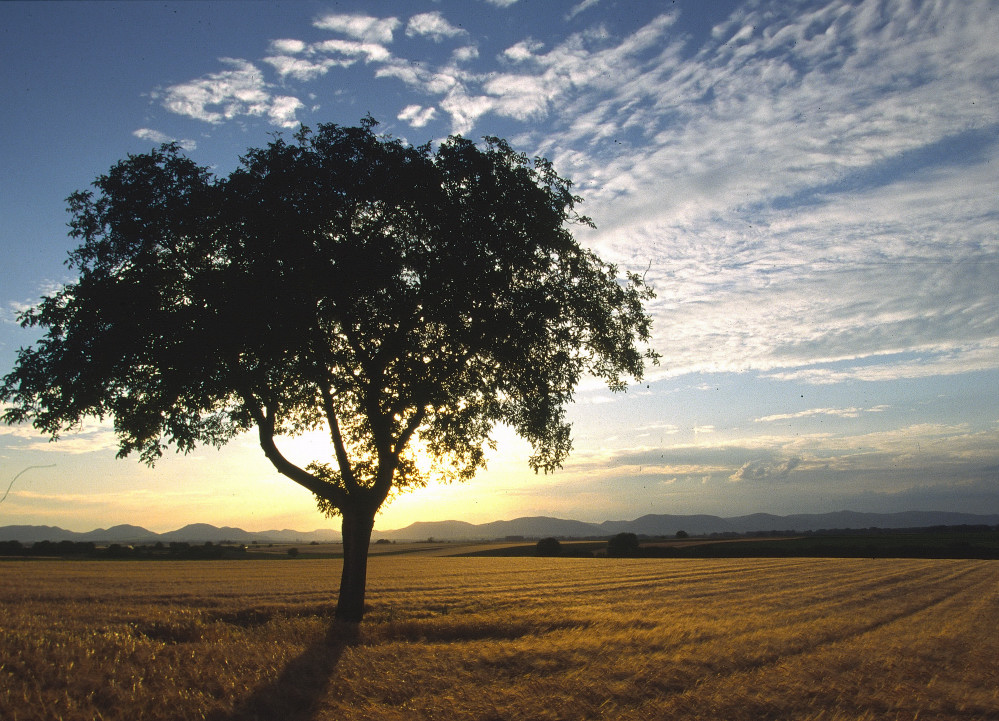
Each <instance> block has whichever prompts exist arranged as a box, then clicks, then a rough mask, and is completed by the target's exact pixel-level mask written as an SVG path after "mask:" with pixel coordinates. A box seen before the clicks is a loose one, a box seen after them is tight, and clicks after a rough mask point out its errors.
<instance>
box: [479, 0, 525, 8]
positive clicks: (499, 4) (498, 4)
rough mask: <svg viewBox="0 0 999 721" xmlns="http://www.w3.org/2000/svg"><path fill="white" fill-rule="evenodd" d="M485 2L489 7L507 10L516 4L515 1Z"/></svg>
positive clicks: (490, 0)
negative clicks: (493, 6)
mask: <svg viewBox="0 0 999 721" xmlns="http://www.w3.org/2000/svg"><path fill="white" fill-rule="evenodd" d="M485 2H487V3H489V4H490V5H495V6H496V7H498V8H508V7H510V6H511V5H513V4H514V3H516V2H517V0H485Z"/></svg>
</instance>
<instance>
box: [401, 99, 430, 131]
mask: <svg viewBox="0 0 999 721" xmlns="http://www.w3.org/2000/svg"><path fill="white" fill-rule="evenodd" d="M436 113H437V111H436V110H434V109H433V108H424V107H423V106H422V105H407V106H406V107H405V108H403V109H402V112H400V113H399V115H398V116H397V117H398V119H399V120H405V121H407V122H408V123H409V124H410V125H411V126H412V127H414V128H422V127H423V126H424V125H426V124H427V123H429V122H430V121H431V120H432V119H433V117H434V115H436Z"/></svg>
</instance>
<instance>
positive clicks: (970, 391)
mask: <svg viewBox="0 0 999 721" xmlns="http://www.w3.org/2000/svg"><path fill="white" fill-rule="evenodd" d="M996 37H999V11H997V9H996V6H995V4H994V2H992V0H954V1H953V2H949V1H947V0H939V1H937V2H918V1H912V2H907V1H902V0H898V1H895V0H884V1H881V0H877V1H874V0H870V1H869V0H858V1H857V2H844V1H841V0H818V1H815V2H812V1H809V0H802V1H801V2H786V1H783V0H779V1H774V2H768V1H766V0H761V1H758V2H757V1H753V0H748V1H742V0H719V1H717V2H710V3H705V2H700V0H693V1H687V0H678V1H675V2H666V1H662V2H649V1H645V0H641V1H639V0H622V1H615V0H583V1H582V2H580V1H578V0H570V1H568V2H557V1H555V0H548V1H545V2H537V1H532V0H519V1H518V0H454V1H453V2H451V1H445V0H442V1H441V2H410V1H407V2H402V1H399V2H377V1H372V2H362V1H360V0H345V1H343V2H309V1H307V2H289V3H280V2H267V3H253V2H217V3H199V2H181V3H172V2H157V3H152V2H143V3H115V2H107V3H88V2H67V3H46V2H28V3H18V2H6V3H0V38H2V42H0V67H3V73H2V74H0V83H2V86H0V87H2V93H3V102H2V103H0V129H2V138H3V141H2V143H0V163H2V166H0V167H2V170H3V174H2V180H0V183H2V186H0V187H2V191H0V374H3V373H6V372H8V371H9V370H10V368H11V367H12V366H13V363H14V360H15V358H16V353H17V349H18V348H19V347H22V346H27V345H30V344H31V343H33V342H34V341H35V340H36V337H37V336H36V335H35V334H34V333H33V332H32V331H28V330H24V329H22V328H20V327H19V325H18V323H17V317H18V314H19V313H20V312H22V311H23V310H25V309H26V308H28V307H30V306H31V305H32V304H34V303H36V302H38V300H39V298H40V297H41V296H42V295H44V294H46V293H50V292H52V291H53V290H54V289H56V288H58V287H60V285H62V284H64V283H68V282H72V281H73V279H74V278H73V275H72V271H71V269H69V268H68V267H67V266H66V265H65V263H64V261H65V259H66V256H67V253H68V252H69V251H70V250H71V249H72V248H73V247H75V245H76V243H75V242H74V241H73V240H72V239H71V238H69V237H68V235H67V228H66V222H67V220H68V218H69V216H68V214H67V212H66V204H65V198H66V197H67V196H68V195H69V194H70V193H72V192H73V191H75V190H79V189H83V188H86V187H87V186H88V185H89V184H90V183H91V182H92V181H93V179H94V178H95V177H96V176H97V175H99V174H100V173H103V172H106V171H107V169H108V168H109V167H110V166H111V165H112V164H113V163H115V162H116V161H117V160H119V159H121V158H123V157H125V156H126V155H127V154H128V153H141V152H146V151H148V150H150V149H151V148H153V147H155V146H157V145H158V144H159V143H162V142H166V141H177V142H179V143H180V144H181V145H182V146H183V147H184V148H185V150H186V152H187V154H188V155H189V156H190V157H191V158H192V159H194V160H195V161H196V162H198V163H200V164H203V165H207V166H209V167H211V168H212V169H213V170H214V171H215V172H216V173H218V174H221V175H224V174H227V173H229V172H231V170H232V169H233V168H235V167H236V165H237V163H238V158H239V156H240V155H241V154H242V153H244V152H245V151H246V149H247V148H250V147H260V146H262V145H264V144H266V143H267V142H269V141H270V140H271V138H272V137H273V135H274V134H275V133H284V134H285V135H286V136H290V135H291V134H292V133H293V132H294V131H295V130H296V129H297V128H298V127H299V125H300V124H305V125H311V126H314V125H315V124H317V123H321V122H335V123H339V124H342V125H352V124H357V122H358V121H359V120H360V119H361V118H363V117H364V116H366V115H368V114H370V115H372V116H373V117H374V118H376V119H377V120H378V121H379V122H380V125H379V126H378V127H379V130H381V131H382V132H384V133H387V134H390V135H392V136H394V137H396V138H401V139H403V140H405V141H406V142H411V143H413V144H422V143H425V142H439V141H440V140H442V139H444V138H446V137H447V136H448V135H450V134H456V133H460V134H463V135H464V136H465V137H468V138H472V139H475V140H479V139H481V138H482V136H485V135H497V136H501V137H504V138H507V139H508V140H509V141H510V142H511V144H512V145H513V146H514V147H515V148H516V149H518V150H521V151H523V152H526V153H527V154H528V155H531V156H543V157H546V158H548V159H550V160H551V161H552V162H553V163H554V165H555V168H556V170H557V171H558V172H559V173H560V174H561V175H563V176H567V177H569V178H571V179H572V180H573V182H574V183H575V189H576V190H577V192H578V193H579V195H581V196H582V197H583V199H584V202H583V204H582V206H581V208H580V210H581V211H582V212H583V213H585V214H586V215H588V216H590V217H591V218H593V220H594V222H595V223H596V225H597V228H596V229H595V230H590V229H585V228H583V229H577V230H576V231H575V232H576V237H577V238H578V239H579V241H580V242H581V243H583V244H584V245H586V246H587V247H591V248H593V249H594V250H595V251H596V252H597V253H598V254H599V255H600V256H601V257H602V258H604V259H605V260H608V261H612V262H615V263H617V264H619V265H620V267H621V268H622V269H626V270H632V271H635V272H639V273H643V274H644V275H645V278H646V281H647V282H648V283H650V284H651V285H652V286H653V287H654V288H655V289H656V292H657V298H656V299H655V300H654V301H653V302H651V303H650V305H649V312H650V313H651V315H652V316H653V319H654V328H653V335H654V337H653V345H654V347H655V349H656V350H657V351H659V352H660V353H661V354H662V357H663V358H662V363H661V365H660V366H658V367H650V368H649V369H648V372H647V373H646V377H645V378H644V379H643V380H642V382H641V383H634V384H632V385H631V386H630V387H629V388H628V390H627V392H626V393H620V394H613V393H611V392H610V391H608V390H607V389H606V388H605V387H602V386H601V385H600V384H599V383H595V382H588V381H584V382H583V383H582V384H581V385H580V387H579V388H578V391H577V393H576V399H575V402H574V403H573V404H572V406H571V407H570V408H569V411H568V413H569V418H570V420H571V421H572V422H573V424H574V426H573V428H574V430H573V438H574V451H573V453H572V455H571V456H570V457H569V459H568V460H567V462H566V463H565V466H564V468H563V469H562V470H561V471H558V472H556V473H554V474H551V475H547V476H545V475H534V474H533V473H532V472H531V471H530V470H529V468H528V466H527V456H528V454H529V448H528V447H527V446H526V444H524V443H523V442H522V441H520V440H518V439H517V438H516V437H515V436H514V435H513V434H512V433H511V432H510V431H508V430H507V429H504V428H499V429H497V433H496V440H497V441H498V448H497V450H496V451H495V452H494V453H492V454H491V455H490V459H489V465H488V468H487V470H485V471H482V472H480V474H479V475H478V476H477V477H476V478H475V479H474V480H473V481H472V482H470V483H467V484H463V485H454V486H430V487H428V488H425V489H422V490H418V491H415V492H412V493H409V494H406V495H403V496H400V497H398V498H397V499H395V500H393V501H392V502H391V503H390V504H389V505H387V506H386V507H385V508H384V509H383V510H382V512H381V513H380V515H379V516H378V518H377V519H376V524H375V525H376V528H378V529H381V530H389V529H393V528H401V527H403V526H406V525H408V524H409V523H412V522H414V521H418V520H445V519H459V520H465V521H469V522H473V523H479V522H487V521H493V520H499V519H509V518H515V517H518V516H532V515H548V516H557V517H561V518H576V519H580V520H586V521H603V520H608V519H631V518H636V517H638V516H641V515H644V514H647V513H670V514H694V513H709V514H716V515H721V516H735V515H741V514H746V513H755V512H769V513H778V514H789V513H802V512H807V513H820V512H827V511H836V510H841V509H850V510H858V511H874V512H896V511H906V510H940V511H961V512H972V513H999V302H997V296H999V293H997V291H999V194H997V189H999V44H997V43H996V42H995V38H996ZM282 448H284V449H286V451H287V453H288V455H289V456H290V457H292V458H293V459H296V460H299V459H301V462H303V463H304V462H307V460H309V459H310V458H311V457H314V454H315V453H319V452H322V453H323V454H325V453H327V449H320V448H319V444H317V442H316V439H315V438H312V437H301V438H297V439H289V440H287V441H285V442H284V443H283V445H282ZM22 471H23V472H22ZM18 474H20V476H18ZM15 476H17V478H16V481H15V482H14V483H13V485H12V486H11V487H10V490H9V494H8V495H7V497H6V498H5V499H4V500H3V501H2V502H0V526H2V525H11V524H44V525H57V526H61V527H63V528H67V529H71V530H79V531H85V530H90V529H93V528H98V527H108V526H112V525H116V524H120V523H132V524H136V525H141V526H144V527H146V528H149V529H150V530H154V531H166V530H171V529H174V528H178V527H180V526H182V525H184V524H186V523H190V522H205V523H213V524H215V525H219V526H221V525H230V526H238V527H242V528H245V529H247V530H266V529H271V528H294V529H297V530H303V531H304V530H312V529H314V528H326V527H336V526H337V523H336V521H335V520H331V519H326V518H324V517H323V516H322V515H320V514H319V513H318V512H317V510H316V507H315V503H314V500H313V498H312V496H311V495H310V494H309V493H308V492H306V491H304V490H303V489H301V488H299V487H298V486H296V485H295V484H294V483H292V482H291V481H289V480H287V479H285V478H284V477H282V476H280V475H278V473H277V472H276V471H275V470H274V469H273V468H272V467H271V466H270V464H269V463H268V462H267V461H266V459H265V458H264V456H263V453H262V452H261V451H260V449H259V447H257V445H256V443H255V441H254V439H253V437H252V436H246V437H239V438H236V439H235V440H233V441H232V442H231V443H230V444H229V445H228V446H226V447H225V448H223V449H222V450H218V451H217V450H215V449H212V448H199V449H197V450H195V451H194V452H192V453H191V454H189V455H186V456H184V455H174V454H172V453H169V452H168V454H167V455H166V456H165V457H164V458H163V460H162V461H160V462H159V463H158V464H157V465H156V467H154V468H152V469H150V468H147V467H145V466H143V465H142V464H140V463H139V461H138V460H137V459H136V458H134V457H133V458H128V459H125V460H117V459H115V438H114V436H113V434H112V433H111V431H110V428H109V426H108V425H107V424H106V423H104V424H102V423H100V422H98V421H96V420H94V421H91V422H87V423H84V425H83V427H82V428H81V430H80V431H79V432H77V433H74V434H69V435H67V436H65V437H63V438H62V439H61V440H60V441H58V442H57V443H49V442H48V441H47V439H45V438H44V437H41V436H39V435H37V434H36V433H35V432H34V431H33V430H32V429H31V428H29V427H6V426H0V492H3V491H5V490H6V489H7V486H8V484H9V483H11V482H12V481H14V479H15Z"/></svg>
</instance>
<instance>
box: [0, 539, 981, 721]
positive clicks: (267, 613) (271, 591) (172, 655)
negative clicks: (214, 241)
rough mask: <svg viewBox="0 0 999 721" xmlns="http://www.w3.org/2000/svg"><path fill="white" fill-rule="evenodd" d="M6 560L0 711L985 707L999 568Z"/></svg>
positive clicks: (673, 711)
mask: <svg viewBox="0 0 999 721" xmlns="http://www.w3.org/2000/svg"><path fill="white" fill-rule="evenodd" d="M338 572H339V562H338V561H335V560H309V559H298V560H275V561H236V562H208V561H205V562H175V563H173V562H60V561H52V562H45V561H36V562H16V561H10V562H2V563H0V577H2V582H0V606H2V609H3V610H2V615H0V718H2V719H4V720H5V721H22V720H26V719H45V720H46V721H48V720H52V719H129V720H138V719H212V720H214V721H225V720H228V719H261V720H271V719H274V720H290V721H305V720H306V719H400V720H402V719H407V720H408V719H445V720H446V719H511V720H512V719H595V718H607V719H712V720H714V719H726V720H730V721H738V720H740V719H747V720H748V719H753V720H756V719H823V720H826V719H830V720H831V719H917V718H918V719H999V688H997V687H999V628H997V620H999V562H994V561H919V560H905V561H890V560H885V561H873V560H822V559H804V560H802V559H795V560H785V559H761V560H718V561H702V560H683V561H677V560H615V559H534V558H520V559H518V558H498V559H491V558H447V557H424V556H419V555H407V556H383V557H373V558H372V562H371V569H370V581H369V603H370V606H371V610H370V612H369V615H368V618H367V619H366V621H365V622H364V624H362V626H361V627H360V629H359V630H358V631H356V632H355V633H351V632H350V629H349V628H339V627H337V626H335V625H333V624H331V621H330V608H331V606H332V601H333V593H334V589H335V586H336V579H337V578H338Z"/></svg>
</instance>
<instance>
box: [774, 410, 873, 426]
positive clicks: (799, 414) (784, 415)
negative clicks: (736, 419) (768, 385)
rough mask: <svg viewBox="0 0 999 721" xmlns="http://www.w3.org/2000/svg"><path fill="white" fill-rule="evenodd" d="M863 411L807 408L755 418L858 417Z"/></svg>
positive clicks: (775, 419)
mask: <svg viewBox="0 0 999 721" xmlns="http://www.w3.org/2000/svg"><path fill="white" fill-rule="evenodd" d="M876 410H877V411H882V410H884V407H882V406H879V407H878V408H877V409H876ZM872 411H875V409H869V410H868V412H872ZM863 412H864V409H863V408H809V409H808V410H804V411H798V412H796V413H775V414H773V415H769V416H763V417H762V418H757V419H755V420H756V422H757V423H770V422H773V421H789V420H796V419H798V418H808V417H810V416H835V417H837V418H859V417H860V414H861V413H863Z"/></svg>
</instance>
